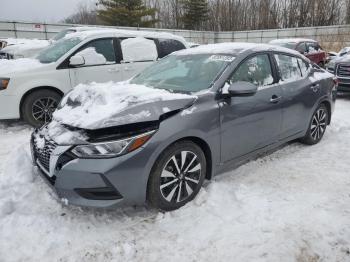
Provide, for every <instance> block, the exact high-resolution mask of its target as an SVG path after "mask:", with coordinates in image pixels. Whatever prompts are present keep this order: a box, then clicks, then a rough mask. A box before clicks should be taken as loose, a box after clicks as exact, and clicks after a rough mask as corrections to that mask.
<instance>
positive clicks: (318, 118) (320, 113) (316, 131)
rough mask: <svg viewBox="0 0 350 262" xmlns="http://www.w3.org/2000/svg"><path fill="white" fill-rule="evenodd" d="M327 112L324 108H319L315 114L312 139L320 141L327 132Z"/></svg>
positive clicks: (312, 124) (312, 123)
mask: <svg viewBox="0 0 350 262" xmlns="http://www.w3.org/2000/svg"><path fill="white" fill-rule="evenodd" d="M326 121H327V112H326V110H325V109H324V108H322V107H321V108H319V109H318V110H317V111H316V113H315V114H314V116H313V118H312V122H311V137H312V139H314V140H319V139H321V137H322V136H323V134H324V132H325V131H326V126H327V123H326Z"/></svg>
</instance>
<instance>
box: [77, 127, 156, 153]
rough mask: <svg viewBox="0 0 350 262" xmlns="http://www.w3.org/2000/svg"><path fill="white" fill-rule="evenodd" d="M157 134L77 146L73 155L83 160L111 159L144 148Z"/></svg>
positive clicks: (152, 132)
mask: <svg viewBox="0 0 350 262" xmlns="http://www.w3.org/2000/svg"><path fill="white" fill-rule="evenodd" d="M155 132H156V130H153V131H150V132H147V133H144V134H141V135H138V136H134V137H130V138H126V139H122V140H117V141H111V142H103V143H93V144H89V145H81V146H76V147H74V148H73V149H72V153H73V154H75V155H76V156H77V157H81V158H109V157H116V156H120V155H124V154H127V153H129V152H132V151H134V150H136V149H138V148H140V147H141V146H143V145H144V144H145V143H146V142H147V141H148V140H149V139H150V138H151V137H152V136H153V134H154V133H155Z"/></svg>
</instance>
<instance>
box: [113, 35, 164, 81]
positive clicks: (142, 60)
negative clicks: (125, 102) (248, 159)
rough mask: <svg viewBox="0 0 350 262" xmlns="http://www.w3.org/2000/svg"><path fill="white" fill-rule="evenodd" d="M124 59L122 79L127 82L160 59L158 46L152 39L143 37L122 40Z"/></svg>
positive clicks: (122, 62) (121, 46)
mask: <svg viewBox="0 0 350 262" xmlns="http://www.w3.org/2000/svg"><path fill="white" fill-rule="evenodd" d="M120 48H121V52H122V56H123V59H122V61H121V64H122V77H123V80H127V79H129V78H131V77H133V76H135V75H137V74H138V73H140V72H141V71H142V70H143V69H145V68H146V67H148V66H150V65H151V64H153V63H154V62H155V61H156V60H157V59H158V52H157V46H156V44H155V42H154V40H152V39H147V38H143V37H129V38H121V39H120Z"/></svg>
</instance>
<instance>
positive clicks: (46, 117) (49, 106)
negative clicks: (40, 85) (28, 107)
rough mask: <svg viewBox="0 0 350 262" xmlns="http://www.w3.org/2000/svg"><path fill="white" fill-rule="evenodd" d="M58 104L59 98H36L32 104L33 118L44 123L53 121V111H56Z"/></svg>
mask: <svg viewBox="0 0 350 262" xmlns="http://www.w3.org/2000/svg"><path fill="white" fill-rule="evenodd" d="M57 105H58V102H57V100H56V99H54V98H51V97H45V98H40V99H37V100H35V101H34V103H33V106H32V115H33V118H34V119H35V120H36V121H39V122H43V123H47V122H49V121H51V118H52V113H53V111H55V109H56V107H57Z"/></svg>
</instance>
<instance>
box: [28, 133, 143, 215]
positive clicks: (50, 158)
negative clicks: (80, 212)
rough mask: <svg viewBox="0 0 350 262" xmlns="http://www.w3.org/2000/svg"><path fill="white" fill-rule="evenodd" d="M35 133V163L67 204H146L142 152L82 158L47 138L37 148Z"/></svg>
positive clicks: (69, 147) (92, 205)
mask: <svg viewBox="0 0 350 262" xmlns="http://www.w3.org/2000/svg"><path fill="white" fill-rule="evenodd" d="M37 132H38V131H35V132H34V133H33V134H32V137H31V151H32V158H33V164H34V165H35V166H37V168H38V170H39V173H40V174H41V176H42V177H43V178H44V180H45V181H46V182H47V183H48V184H49V185H50V186H51V187H52V188H53V189H54V190H55V191H56V193H57V195H58V198H59V199H60V200H61V201H62V202H64V203H65V204H72V205H77V206H85V207H96V208H114V207H120V206H125V205H140V204H143V203H145V201H146V188H147V179H148V173H147V172H149V171H148V170H147V169H146V168H144V167H146V165H147V160H148V158H147V156H145V155H144V153H145V152H143V150H142V149H139V150H136V151H134V152H131V153H130V154H127V155H123V156H120V157H115V158H109V159H81V158H78V157H76V156H75V155H74V154H72V153H71V152H70V150H71V148H72V146H61V145H57V144H55V142H53V141H49V140H47V139H45V144H44V145H43V146H42V147H41V148H38V146H37V145H36V143H35V134H37Z"/></svg>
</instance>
